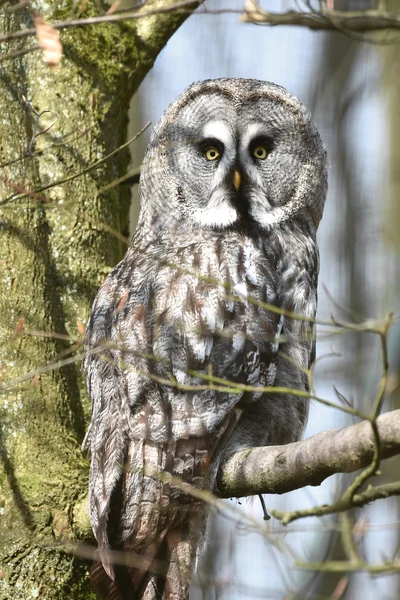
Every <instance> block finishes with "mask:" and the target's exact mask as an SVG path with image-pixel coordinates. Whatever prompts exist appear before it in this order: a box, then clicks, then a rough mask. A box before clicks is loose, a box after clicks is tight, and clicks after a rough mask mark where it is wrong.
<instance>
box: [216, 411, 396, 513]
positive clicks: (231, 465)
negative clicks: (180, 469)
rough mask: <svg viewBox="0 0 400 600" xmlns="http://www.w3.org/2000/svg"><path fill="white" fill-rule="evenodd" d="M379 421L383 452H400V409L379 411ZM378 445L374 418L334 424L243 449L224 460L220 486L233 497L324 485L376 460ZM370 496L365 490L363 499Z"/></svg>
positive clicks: (221, 491) (386, 455)
mask: <svg viewBox="0 0 400 600" xmlns="http://www.w3.org/2000/svg"><path fill="white" fill-rule="evenodd" d="M376 423H377V426H378V431H379V438H380V442H381V444H380V454H381V458H382V459H383V458H390V457H391V456H394V455H396V454H400V410H394V411H392V412H389V413H386V414H384V415H382V416H380V417H378V419H377V420H376ZM373 451H374V436H373V432H372V427H371V423H370V422H369V421H363V422H362V423H358V424H356V425H350V426H349V427H345V428H343V429H328V430H326V431H323V432H322V433H319V434H318V435H315V436H313V437H311V438H309V439H307V440H304V441H301V442H296V443H294V444H288V445H287V446H266V447H262V448H252V449H250V450H243V451H242V452H238V453H237V454H234V455H233V456H232V457H231V458H229V459H228V460H227V461H226V462H225V463H224V464H223V465H222V466H221V468H220V474H219V479H218V492H219V494H220V495H221V496H222V497H223V498H229V497H242V496H251V495H255V494H284V493H285V492H290V491H292V490H295V489H298V488H301V487H304V486H306V485H320V483H321V482H322V481H324V479H326V478H327V477H329V476H330V475H333V474H334V473H351V472H353V471H357V470H358V469H361V468H362V467H365V466H366V465H368V464H369V463H370V462H371V460H372V458H373ZM386 495H387V494H386ZM358 496H360V497H361V496H363V497H364V496H365V493H364V494H359V495H357V497H356V498H355V500H356V504H358V502H357V500H358ZM380 497H381V496H380ZM368 498H369V496H368V495H367V496H365V498H363V499H365V502H362V503H363V504H365V503H366V502H367V501H368ZM371 499H372V498H371ZM360 500H361V498H360Z"/></svg>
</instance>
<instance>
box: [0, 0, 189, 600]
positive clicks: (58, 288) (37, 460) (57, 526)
mask: <svg viewBox="0 0 400 600" xmlns="http://www.w3.org/2000/svg"><path fill="white" fill-rule="evenodd" d="M1 4H2V5H3V6H2V7H0V11H2V15H1V20H0V27H1V28H2V31H1V32H0V33H2V34H3V33H7V32H12V31H17V30H19V29H21V28H23V27H32V25H33V17H32V12H31V11H30V10H29V9H27V8H18V7H16V3H15V2H9V3H6V4H5V5H4V3H1ZM34 4H35V8H36V9H37V10H39V12H40V13H41V15H42V16H43V17H44V18H45V19H46V20H47V21H48V22H52V21H55V20H65V19H66V18H69V17H70V16H71V14H72V10H73V7H74V4H75V5H76V3H74V2H73V1H72V0H69V1H65V2H60V3H56V2H54V3H53V2H41V1H37V2H35V3H34ZM172 4H173V2H172V1H171V0H158V2H152V3H150V4H149V2H148V3H146V5H145V7H143V8H142V9H141V10H143V11H144V10H149V8H154V7H165V6H170V5H172ZM98 5H99V3H98V2H95V1H91V0H89V2H88V3H87V5H86V8H85V12H84V14H82V17H87V16H91V15H94V14H95V13H96V11H97V6H98ZM82 6H83V4H82ZM13 7H16V8H17V10H14V11H13V10H9V9H10V8H13ZM187 15H188V13H180V14H179V13H165V14H163V15H161V14H160V15H157V16H152V17H147V18H145V19H141V20H138V21H131V22H129V23H124V24H118V25H116V24H113V25H110V24H101V25H96V26H90V27H81V28H75V29H68V30H65V31H64V32H63V33H62V35H61V39H62V43H63V46H64V58H63V61H62V64H61V66H59V67H57V68H54V69H51V68H50V67H48V66H47V65H46V64H45V63H44V61H43V58H42V53H41V51H40V50H34V51H30V52H27V53H24V51H25V50H27V49H28V48H30V47H32V46H34V45H35V40H34V39H32V38H26V39H25V40H23V41H21V40H15V41H11V42H8V43H3V44H2V45H1V46H0V50H1V56H2V61H1V62H0V114H1V119H0V203H1V204H0V210H1V215H0V233H1V237H0V257H1V258H0V264H1V267H0V272H1V282H2V283H1V288H0V328H1V329H0V347H1V361H2V362H1V371H0V377H1V388H0V419H1V428H0V456H1V464H2V467H1V470H0V553H1V554H0V561H1V567H0V598H2V599H6V598H7V599H11V598H13V599H14V600H19V599H21V600H22V599H23V600H27V599H28V598H41V599H46V600H50V599H57V600H61V599H64V598H65V599H68V600H69V599H71V598H74V599H76V600H79V599H82V598H85V600H87V599H88V598H91V597H92V593H91V591H90V586H89V582H88V578H87V567H88V564H89V563H85V561H84V560H83V559H82V558H81V557H79V556H76V555H74V554H73V553H68V552H66V551H65V542H66V540H69V541H72V542H73V541H87V542H90V541H92V542H93V540H90V528H89V526H88V524H87V528H85V521H86V522H87V518H86V516H85V513H84V509H83V508H82V504H81V503H80V502H81V500H82V498H83V497H84V496H85V494H86V488H87V478H88V462H87V461H86V460H85V459H84V458H83V456H82V454H81V451H80V445H81V442H82V439H83V436H84V431H85V426H86V423H87V419H88V416H89V413H90V406H89V402H88V399H87V397H86V394H85V391H84V384H83V380H82V376H81V372H80V368H81V367H80V360H79V361H77V362H70V363H69V364H64V365H63V366H61V367H60V368H57V369H49V370H47V371H45V370H44V369H43V367H45V366H46V365H49V364H51V363H54V361H55V360H56V359H57V358H58V359H60V360H63V359H66V358H69V357H71V354H70V352H71V346H72V345H73V343H75V342H72V341H71V339H70V338H74V339H75V340H76V338H77V337H79V335H80V333H79V329H80V330H81V333H82V328H81V327H80V326H79V321H80V322H82V323H85V322H86V319H87V316H88V312H89V307H90V304H91V302H92V300H93V297H94V295H95V293H96V290H97V288H98V286H99V283H100V282H101V280H102V279H103V278H104V276H105V274H106V273H107V272H108V271H109V269H110V268H111V267H112V266H113V265H114V264H115V263H116V262H117V261H118V259H119V258H120V257H121V256H122V253H123V250H124V249H123V247H122V246H121V242H120V241H119V240H118V238H117V237H115V236H114V235H113V234H112V233H110V231H111V230H116V231H127V225H128V223H127V219H128V204H129V191H128V190H127V189H126V188H124V189H121V187H114V188H113V189H111V190H110V191H107V192H104V193H102V192H101V188H102V187H104V186H105V185H107V184H109V183H110V182H111V181H113V180H115V179H117V178H118V177H120V176H121V175H122V174H123V173H124V170H125V168H126V165H127V163H128V153H127V151H125V152H124V151H122V152H119V153H117V154H115V155H114V156H113V157H111V158H110V159H108V160H107V161H105V162H104V163H103V164H102V165H101V166H100V167H99V168H97V169H95V170H93V171H91V172H89V173H87V174H85V175H82V176H80V177H77V178H75V179H72V180H70V181H67V182H65V183H64V184H62V185H58V186H55V187H51V188H49V189H46V190H43V191H38V190H41V188H43V187H45V186H47V185H48V184H50V183H52V182H55V181H57V180H60V179H65V178H66V177H68V176H70V175H72V174H77V173H79V172H80V171H82V170H84V169H85V168H87V167H88V166H90V165H91V164H93V163H95V162H96V161H98V160H99V159H101V158H103V157H105V156H107V155H108V154H109V153H111V152H112V151H113V150H115V149H116V148H118V147H119V146H120V145H121V144H122V143H123V142H124V141H125V139H126V129H127V110H128V105H129V100H130V98H131V96H132V94H133V93H134V91H135V90H136V89H137V87H138V85H139V84H140V82H141V81H142V79H143V78H144V76H145V75H146V73H147V72H148V71H149V69H150V68H151V67H152V65H153V62H154V60H155V58H156V57H157V54H158V53H159V51H160V50H161V49H162V47H163V46H164V45H165V43H166V41H167V40H168V39H169V37H170V36H171V35H172V34H173V33H174V31H175V30H176V29H177V28H178V27H179V25H180V24H181V23H182V22H183V20H184V19H185V18H186V17H187ZM15 54H17V55H16V56H15ZM25 99H26V100H27V101H29V102H30V104H31V106H32V107H33V108H34V109H35V110H36V111H37V113H41V112H42V111H49V112H45V113H44V114H43V115H42V116H41V117H40V118H39V119H38V123H37V129H36V133H38V132H40V131H43V130H45V129H46V128H47V127H49V126H50V125H52V123H53V122H54V121H55V123H54V125H52V126H51V127H50V129H48V131H47V132H45V133H43V134H42V135H40V136H38V137H37V138H36V139H35V143H32V140H33V137H34V134H35V121H36V116H35V114H34V112H32V111H31V110H30V109H29V107H28V105H27V102H26V101H25ZM19 157H21V159H20V160H15V159H17V158H19ZM27 191H32V192H35V191H36V193H30V194H27V195H25V196H22V193H24V192H27ZM16 194H20V197H16ZM104 224H105V225H106V229H105V228H104ZM34 332H37V333H36V334H35V335H33V333H34ZM44 334H45V335H46V336H47V337H43V335H44ZM53 334H57V335H58V337H54V336H53ZM82 337H83V336H81V338H82ZM78 345H79V341H78ZM78 354H79V348H78ZM37 369H42V372H41V373H40V376H39V377H38V375H35V371H36V370H37ZM29 373H31V375H30V376H28V377H27V378H26V377H24V375H26V374H29Z"/></svg>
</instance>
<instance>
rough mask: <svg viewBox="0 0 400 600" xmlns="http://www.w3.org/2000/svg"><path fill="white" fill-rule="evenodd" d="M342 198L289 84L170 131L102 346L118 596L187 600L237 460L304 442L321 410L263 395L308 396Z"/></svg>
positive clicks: (92, 354) (91, 384)
mask: <svg viewBox="0 0 400 600" xmlns="http://www.w3.org/2000/svg"><path fill="white" fill-rule="evenodd" d="M326 190H327V166H326V152H325V149H324V147H323V144H322V142H321V139H320V136H319V134H318V132H317V130H316V128H315V126H314V125H313V123H312V121H311V119H310V116H309V114H308V113H307V111H306V109H305V108H304V106H303V105H302V104H301V102H300V101H299V100H298V99H297V98H296V97H294V96H293V95H292V94H290V93H289V92H288V91H286V90H285V89H284V88H282V87H280V86H278V85H274V84H273V83H268V82H263V81H256V80H250V79H249V80H247V79H217V80H208V81H203V82H200V83H195V84H193V85H191V86H190V87H189V88H188V89H187V90H186V91H185V92H184V93H183V94H182V95H181V96H179V97H178V98H177V99H176V100H175V101H174V102H173V103H172V104H171V105H170V106H169V107H168V108H167V109H166V111H165V113H164V115H163V116H162V118H161V120H160V121H159V123H158V124H157V125H156V126H155V127H154V130H153V132H152V135H151V139H150V142H149V145H148V147H147V151H146V155H145V158H144V162H143V166H142V170H141V177H140V203H141V210H140V216H139V220H138V225H137V229H136V232H135V234H134V236H133V239H132V242H131V245H130V247H129V249H128V251H127V253H126V255H125V257H124V258H123V260H122V261H121V262H120V263H119V264H118V265H117V266H116V267H115V268H114V269H113V270H112V272H111V273H110V275H109V276H108V277H107V279H106V280H105V282H104V283H103V285H102V286H101V288H100V290H99V292H98V294H97V297H96V300H95V302H94V305H93V308H92V312H91V316H90V320H89V324H88V329H87V346H86V359H85V368H86V370H87V381H88V391H89V396H90V398H91V400H92V418H91V423H90V427H89V431H88V434H87V444H88V446H89V449H90V456H91V468H90V483H89V506H90V518H91V523H92V527H93V531H94V534H95V536H96V539H97V542H98V549H99V550H98V553H99V561H98V565H97V566H96V567H94V569H93V581H94V584H95V587H96V588H97V591H98V593H99V594H100V596H102V597H104V598H109V599H111V598H112V599H113V600H117V599H122V598H123V599H125V598H126V599H128V598H131V599H133V598H135V599H146V600H153V599H154V600H155V599H156V598H157V599H160V598H162V599H165V600H184V599H185V598H187V597H188V593H189V583H190V576H191V569H192V566H193V563H194V560H195V557H196V552H197V549H198V547H199V546H200V545H201V540H202V538H203V534H204V527H205V521H206V517H207V504H206V502H204V501H203V500H202V497H201V490H203V489H208V490H213V489H215V485H216V483H215V482H216V478H217V473H218V468H219V465H220V464H221V461H223V460H224V459H226V458H227V457H228V456H230V455H231V454H232V453H235V452H237V451H239V450H242V449H244V448H250V447H253V446H261V445H271V444H274V445H275V444H287V443H289V442H294V441H296V440H298V439H299V438H300V437H301V435H302V432H303V430H304V426H305V424H306V420H307V413H308V402H307V400H306V399H304V398H298V397H295V396H293V395H290V394H285V395H283V394H274V393H271V392H268V393H265V392H263V389H262V388H265V387H269V386H282V387H286V388H291V389H296V390H307V389H308V383H307V375H306V373H305V371H306V370H307V369H308V368H309V367H310V364H311V363H312V362H313V360H314V356H315V341H314V339H315V336H314V331H313V329H314V326H313V318H314V317H315V312H316V307H317V280H318V271H319V258H318V248H317V243H316V232H317V228H318V224H319V222H320V219H321V217H322V212H323V207H324V201H325V196H326ZM291 313H294V314H295V316H296V315H297V318H291V316H290V315H291ZM299 315H300V316H302V317H304V319H301V318H299Z"/></svg>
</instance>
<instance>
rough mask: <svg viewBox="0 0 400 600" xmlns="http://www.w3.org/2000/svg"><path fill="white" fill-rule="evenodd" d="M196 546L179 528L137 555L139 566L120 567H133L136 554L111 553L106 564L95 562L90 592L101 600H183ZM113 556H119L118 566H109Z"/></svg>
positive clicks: (191, 538) (188, 584)
mask: <svg viewBox="0 0 400 600" xmlns="http://www.w3.org/2000/svg"><path fill="white" fill-rule="evenodd" d="M191 533H192V534H193V532H191ZM197 544H198V537H197V536H195V537H194V536H193V535H189V536H188V535H187V531H183V530H182V528H180V529H172V530H169V531H167V532H166V533H165V537H164V536H163V539H162V541H161V543H160V545H157V547H155V545H154V546H153V547H152V548H149V547H148V548H147V549H146V552H145V553H144V555H143V556H139V555H138V556H137V558H138V559H139V562H142V564H143V567H132V566H125V565H122V564H121V562H126V563H128V564H129V565H131V564H135V562H136V561H135V558H136V555H133V558H132V553H130V552H129V551H128V550H127V551H125V552H122V551H119V552H115V551H112V550H111V551H109V554H108V556H107V558H106V564H104V563H103V564H101V563H95V564H94V565H93V567H92V569H91V573H90V579H91V583H92V586H93V589H94V590H95V592H96V594H97V597H98V598H99V599H101V600H186V599H187V598H188V597H189V588H190V575H191V570H192V563H193V562H194V558H195V554H196V549H197ZM124 554H125V556H126V560H124V561H122V560H121V556H123V555H124ZM114 555H115V556H116V557H117V555H120V558H119V560H118V558H117V562H118V563H119V564H116V563H114V564H112V565H111V562H112V561H113V557H114ZM102 558H103V557H101V559H102ZM145 565H146V566H145ZM110 575H111V577H110Z"/></svg>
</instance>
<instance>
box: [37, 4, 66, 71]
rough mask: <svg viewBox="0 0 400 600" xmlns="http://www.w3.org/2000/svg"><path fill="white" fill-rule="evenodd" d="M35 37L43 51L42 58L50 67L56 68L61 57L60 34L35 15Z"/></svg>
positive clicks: (39, 16)
mask: <svg viewBox="0 0 400 600" xmlns="http://www.w3.org/2000/svg"><path fill="white" fill-rule="evenodd" d="M34 18H35V26H36V37H37V39H38V42H39V46H40V47H41V49H42V50H43V58H44V60H45V62H47V64H48V65H49V66H50V67H56V66H57V65H58V64H59V63H60V61H61V56H62V45H61V42H60V34H59V33H58V31H57V29H54V27H52V26H51V25H48V24H47V23H45V22H44V20H43V17H42V16H41V15H39V14H38V13H36V14H35V16H34Z"/></svg>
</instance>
